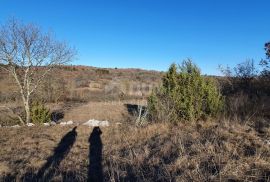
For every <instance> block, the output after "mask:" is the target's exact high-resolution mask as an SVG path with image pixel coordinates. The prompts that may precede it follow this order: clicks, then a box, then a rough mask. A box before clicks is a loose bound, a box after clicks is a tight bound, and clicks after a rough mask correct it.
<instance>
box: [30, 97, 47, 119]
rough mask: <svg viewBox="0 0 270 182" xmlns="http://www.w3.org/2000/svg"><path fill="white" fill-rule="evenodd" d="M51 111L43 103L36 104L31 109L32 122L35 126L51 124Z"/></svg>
mask: <svg viewBox="0 0 270 182" xmlns="http://www.w3.org/2000/svg"><path fill="white" fill-rule="evenodd" d="M50 118H51V116H50V110H49V109H47V108H46V107H45V105H44V104H43V103H40V102H34V103H33V105H32V107H31V121H32V123H35V124H40V123H47V122H50Z"/></svg>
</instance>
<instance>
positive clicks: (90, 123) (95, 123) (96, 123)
mask: <svg viewBox="0 0 270 182" xmlns="http://www.w3.org/2000/svg"><path fill="white" fill-rule="evenodd" d="M83 125H86V126H109V125H110V124H109V122H108V121H99V120H95V119H90V120H89V121H87V122H85V123H83Z"/></svg>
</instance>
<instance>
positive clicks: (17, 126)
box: [11, 125, 20, 128]
mask: <svg viewBox="0 0 270 182" xmlns="http://www.w3.org/2000/svg"><path fill="white" fill-rule="evenodd" d="M19 127H20V125H14V126H11V128H19Z"/></svg>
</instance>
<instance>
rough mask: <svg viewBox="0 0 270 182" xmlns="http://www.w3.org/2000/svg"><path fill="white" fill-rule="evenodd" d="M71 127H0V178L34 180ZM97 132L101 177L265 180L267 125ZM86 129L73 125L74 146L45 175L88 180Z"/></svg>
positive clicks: (269, 165) (269, 177)
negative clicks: (261, 129) (258, 127)
mask: <svg viewBox="0 0 270 182" xmlns="http://www.w3.org/2000/svg"><path fill="white" fill-rule="evenodd" d="M71 129H72V127H71V126H70V127H61V126H54V127H38V126H36V127H32V128H27V127H22V128H9V129H8V128H1V129H0V145H1V148H0V156H1V158H0V175H1V179H2V180H4V181H5V180H11V179H13V180H15V179H16V180H17V181H23V180H25V181H29V180H30V179H33V178H34V177H35V174H36V173H37V172H38V170H40V168H41V167H42V166H43V165H44V164H45V163H46V161H47V159H48V157H49V156H51V155H53V153H54V148H55V147H57V145H58V143H59V142H60V140H61V138H63V136H65V135H66V134H67V133H68V132H69V131H70V130H71ZM101 130H102V132H103V134H102V135H101V139H102V143H103V152H102V154H103V156H102V158H103V161H102V166H103V174H104V179H105V180H106V181H270V145H269V143H268V144H267V140H269V139H270V138H269V137H270V131H269V128H267V130H265V133H264V134H261V133H258V132H257V131H256V130H255V129H254V128H253V127H251V126H248V125H243V124H239V123H236V122H234V123H232V122H228V121H220V122H218V123H217V122H211V121H208V122H199V123H197V124H185V125H184V124H182V125H178V126H173V125H170V124H164V123H159V124H152V125H149V126H146V127H144V128H136V127H134V126H131V125H122V126H114V127H110V128H101ZM91 132H92V128H87V127H84V126H79V127H78V128H77V137H76V141H75V143H74V145H73V146H72V147H71V149H70V151H69V152H67V154H66V155H65V157H64V158H63V160H62V161H61V162H60V163H59V165H57V166H54V167H55V169H54V173H53V176H52V177H51V178H49V179H52V180H54V181H63V180H65V181H86V180H87V178H88V161H89V159H88V158H89V143H88V138H89V136H90V133H91ZM48 170H49V169H48ZM45 180H47V179H45Z"/></svg>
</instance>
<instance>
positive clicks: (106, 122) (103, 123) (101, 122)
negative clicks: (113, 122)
mask: <svg viewBox="0 0 270 182" xmlns="http://www.w3.org/2000/svg"><path fill="white" fill-rule="evenodd" d="M109 125H110V124H109V122H108V121H100V123H99V126H109Z"/></svg>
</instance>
